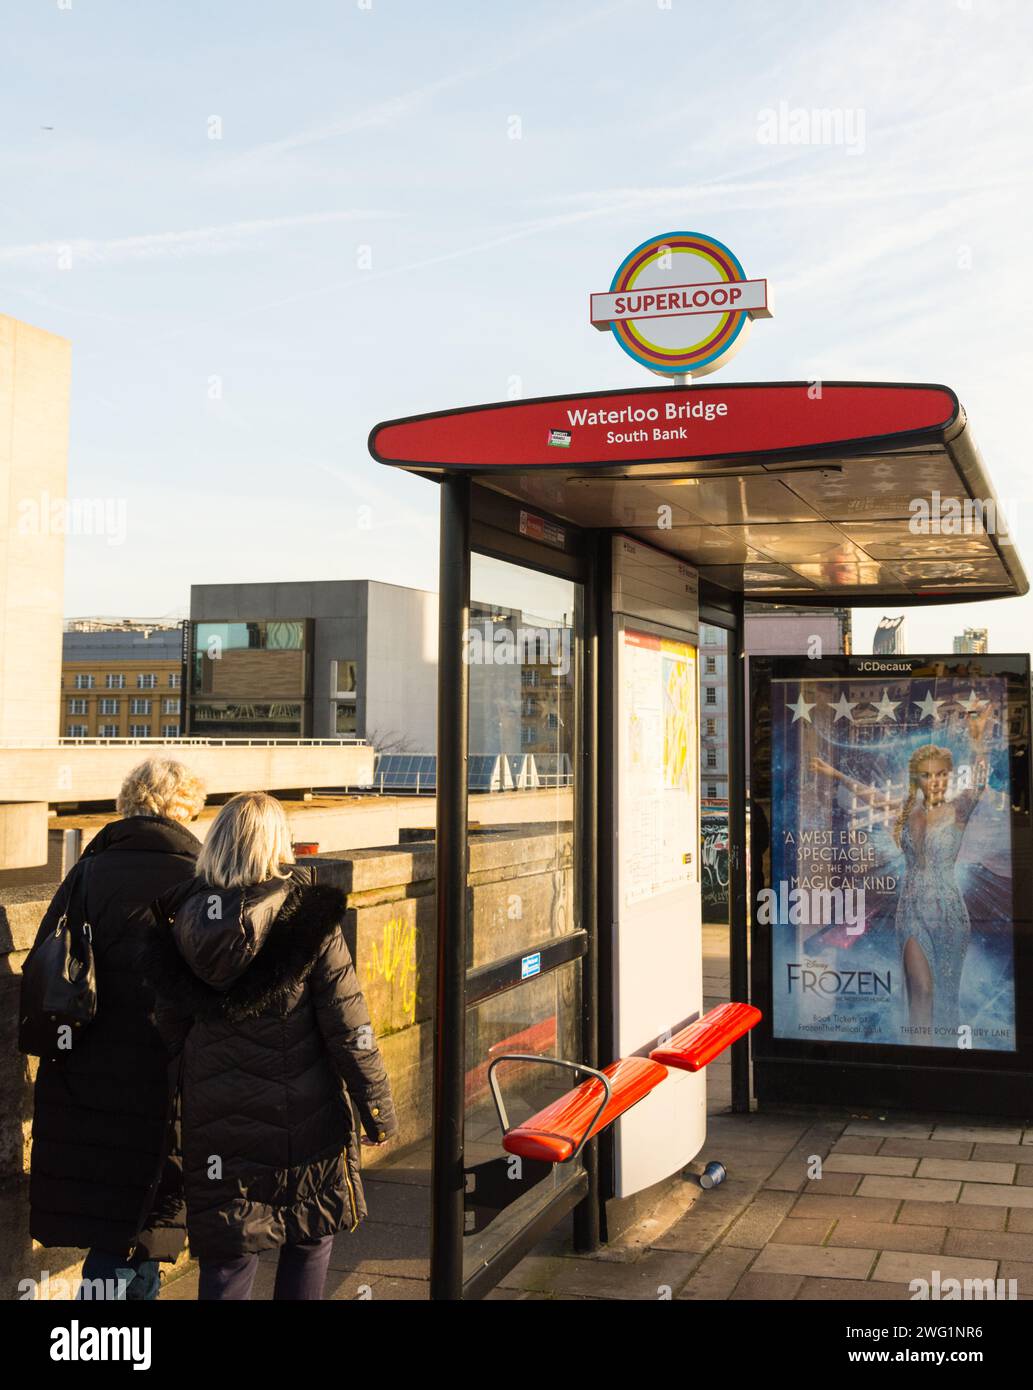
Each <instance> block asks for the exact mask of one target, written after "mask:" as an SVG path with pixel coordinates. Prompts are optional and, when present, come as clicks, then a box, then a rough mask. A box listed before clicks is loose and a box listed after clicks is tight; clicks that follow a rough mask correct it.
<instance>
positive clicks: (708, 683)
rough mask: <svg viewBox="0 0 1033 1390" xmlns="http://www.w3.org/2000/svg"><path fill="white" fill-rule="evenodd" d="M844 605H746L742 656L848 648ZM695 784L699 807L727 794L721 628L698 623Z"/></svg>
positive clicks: (821, 652)
mask: <svg viewBox="0 0 1033 1390" xmlns="http://www.w3.org/2000/svg"><path fill="white" fill-rule="evenodd" d="M850 639H851V627H850V610H849V609H848V608H829V609H825V608H763V607H760V606H759V605H750V604H747V605H746V624H745V643H746V653H747V656H748V657H749V656H796V655H799V656H812V657H817V656H822V655H825V656H831V655H834V654H835V653H838V652H849V651H850ZM699 642H700V647H699V668H700V669H699V682H700V697H699V698H700V706H699V717H700V787H701V796H702V800H703V809H704V811H706V810H707V809H708V806H707V803H708V802H715V803H718V804H727V800H728V707H727V689H728V686H727V663H728V658H727V649H726V644H725V634H724V631H723V630H722V629H721V628H717V627H711V626H710V625H709V624H707V623H703V624H701V626H700V639H699Z"/></svg>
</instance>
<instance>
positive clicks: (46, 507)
mask: <svg viewBox="0 0 1033 1390" xmlns="http://www.w3.org/2000/svg"><path fill="white" fill-rule="evenodd" d="M70 385H71V345H70V344H69V343H68V342H67V341H66V340H65V339H64V338H58V337H56V336H55V335H54V334H53V333H46V332H44V330H43V329H41V328H33V327H31V326H30V325H29V324H27V323H20V322H19V321H18V320H17V319H12V318H8V317H7V315H5V314H0V750H2V748H3V745H4V744H8V743H16V744H21V743H25V742H31V741H32V740H34V739H40V738H50V737H52V736H53V733H54V729H55V728H56V726H57V719H58V708H59V704H60V699H61V609H62V603H63V599H64V593H63V586H64V537H65V532H66V530H67V529H68V521H69V517H68V499H67V496H66V491H67V486H66V480H67V476H68V403H69V390H70ZM2 757H3V753H2V751H0V758H2ZM46 812H47V808H46V804H45V803H41V802H39V801H36V800H33V799H27V800H26V801H21V800H20V799H19V798H16V797H11V796H7V795H6V794H5V792H4V788H3V780H2V777H0V865H4V864H11V865H17V866H21V865H28V864H36V863H40V862H41V861H42V860H45V859H46V845H47V822H46Z"/></svg>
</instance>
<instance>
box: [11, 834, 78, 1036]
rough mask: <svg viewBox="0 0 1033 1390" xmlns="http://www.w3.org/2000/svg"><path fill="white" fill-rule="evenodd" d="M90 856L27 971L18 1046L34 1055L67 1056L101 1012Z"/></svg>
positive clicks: (23, 984) (31, 958) (23, 983)
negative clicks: (89, 900)
mask: <svg viewBox="0 0 1033 1390" xmlns="http://www.w3.org/2000/svg"><path fill="white" fill-rule="evenodd" d="M89 872H90V860H89V857H88V856H86V857H84V858H82V859H80V861H79V863H78V864H77V865H76V868H75V870H74V875H75V876H74V878H73V879H72V883H71V887H70V889H69V893H68V901H67V902H66V903H65V909H64V911H63V912H62V913H61V916H60V917H59V918H58V921H57V925H56V926H55V927H54V930H53V931H51V932H48V933H47V935H46V936H45V937H43V939H42V940H41V941H40V942H39V943H38V944H37V945H36V946H35V948H34V949H33V951H32V952H31V954H30V955H29V956H28V958H27V959H26V961H25V966H24V968H23V970H22V983H21V1001H20V1005H19V1009H18V1050H19V1051H20V1052H24V1053H25V1054H26V1055H27V1056H30V1057H48V1058H51V1059H52V1060H56V1059H59V1058H61V1057H67V1055H68V1053H69V1051H70V1050H71V1047H72V1045H73V1039H74V1037H75V1036H76V1035H77V1034H78V1033H80V1032H81V1031H82V1030H83V1029H84V1028H85V1027H86V1025H87V1024H88V1023H91V1022H92V1021H93V1017H94V1015H95V1014H96V1012H97V972H96V967H95V965H94V960H93V932H92V929H91V927H90V923H89V918H88V916H87V913H86V883H87V880H88V878H89Z"/></svg>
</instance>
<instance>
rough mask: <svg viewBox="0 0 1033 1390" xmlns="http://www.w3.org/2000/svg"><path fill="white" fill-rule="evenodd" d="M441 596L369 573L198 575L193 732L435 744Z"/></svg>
mask: <svg viewBox="0 0 1033 1390" xmlns="http://www.w3.org/2000/svg"><path fill="white" fill-rule="evenodd" d="M437 620H438V600H437V595H436V594H431V593H427V592H425V591H424V590H422V589H407V588H404V587H402V586H400V585H397V584H381V583H378V582H376V581H374V580H368V579H343V580H327V581H321V582H316V583H311V584H310V583H283V584H195V585H193V586H192V588H191V590H190V627H189V633H188V643H187V649H188V653H189V655H188V663H187V675H188V689H187V691H186V692H185V694H186V706H187V723H186V732H187V733H188V734H190V735H191V736H196V735H202V736H210V737H250V736H256V735H257V736H263V737H278V738H291V737H293V738H334V737H344V738H365V739H367V740H369V741H370V742H371V743H373V744H374V745H375V746H376V747H378V748H379V749H380V750H382V751H385V752H407V753H433V752H434V745H435V738H436V708H437V689H436V668H437V658H436V653H437Z"/></svg>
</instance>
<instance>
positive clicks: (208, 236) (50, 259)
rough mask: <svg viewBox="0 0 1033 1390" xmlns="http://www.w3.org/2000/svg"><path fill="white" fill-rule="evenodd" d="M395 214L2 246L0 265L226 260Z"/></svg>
mask: <svg viewBox="0 0 1033 1390" xmlns="http://www.w3.org/2000/svg"><path fill="white" fill-rule="evenodd" d="M391 216H393V214H392V213H389V212H385V211H383V210H378V209H340V210H335V211H331V212H307V213H302V214H300V215H299V216H297V217H266V218H258V219H256V220H254V221H249V222H228V223H225V224H223V225H221V226H212V227H195V228H191V229H189V230H186V231H170V232H146V233H144V234H142V235H140V236H127V237H115V238H113V239H109V240H100V239H97V240H94V239H92V238H89V237H74V238H69V240H67V241H35V242H29V243H27V244H24V245H21V246H0V264H11V263H26V262H28V263H30V264H33V263H35V264H38V263H47V264H53V263H55V262H56V261H58V260H59V259H61V258H64V259H68V260H70V261H72V262H73V263H74V264H76V265H81V264H83V263H86V264H92V265H103V264H117V263H119V262H123V261H154V260H163V259H179V258H182V257H187V256H221V255H225V254H226V252H228V251H242V250H247V249H248V248H253V247H255V246H257V245H259V244H260V243H261V241H262V238H263V237H266V236H269V235H270V234H271V233H276V232H282V231H286V230H293V229H297V228H299V227H318V226H323V225H326V224H327V223H334V222H368V221H372V220H375V219H383V218H387V217H391Z"/></svg>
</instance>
